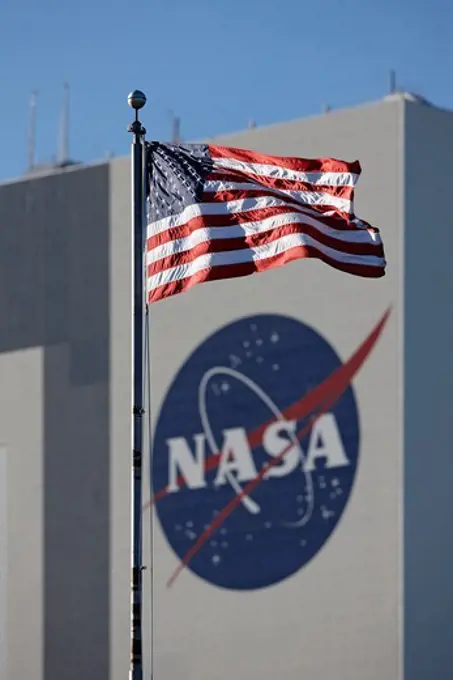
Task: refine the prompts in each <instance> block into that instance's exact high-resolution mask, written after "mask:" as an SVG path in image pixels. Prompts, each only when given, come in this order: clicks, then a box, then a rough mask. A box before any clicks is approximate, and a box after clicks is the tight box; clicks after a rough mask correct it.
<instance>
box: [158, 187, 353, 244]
mask: <svg viewBox="0 0 453 680" xmlns="http://www.w3.org/2000/svg"><path fill="white" fill-rule="evenodd" d="M279 206H286V207H288V208H301V209H302V210H303V212H304V215H312V216H314V217H319V216H320V215H319V212H317V211H316V210H312V209H310V208H309V207H308V206H301V205H300V204H298V203H297V202H296V201H291V200H289V199H287V198H285V199H282V198H277V197H276V196H259V197H257V198H240V199H237V200H235V201H225V202H224V203H193V204H192V205H188V206H187V208H184V210H183V211H182V212H180V213H178V214H177V215H170V216H169V217H163V218H162V219H160V220H155V221H154V222H151V223H150V224H149V225H148V228H149V231H150V232H152V234H153V235H156V234H162V233H163V232H164V231H167V230H168V229H174V228H175V227H180V226H182V225H183V224H187V222H189V221H190V220H193V219H194V218H195V217H201V216H202V215H227V214H229V213H232V214H236V213H241V212H249V211H251V210H261V209H262V208H275V207H279ZM335 214H336V211H335V210H332V211H326V212H323V213H322V216H323V217H330V216H332V215H335ZM352 221H353V222H354V223H355V224H356V225H357V226H358V227H360V226H361V225H362V221H361V220H359V219H358V218H353V219H352ZM363 228H364V227H363Z"/></svg>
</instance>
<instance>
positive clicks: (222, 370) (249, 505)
mask: <svg viewBox="0 0 453 680" xmlns="http://www.w3.org/2000/svg"><path fill="white" fill-rule="evenodd" d="M215 375H228V376H230V377H231V378H235V379H236V380H239V382H242V383H243V384H244V385H246V386H247V387H248V388H249V389H250V390H252V392H254V393H255V394H256V395H257V397H259V398H260V399H261V400H262V401H263V402H264V403H265V404H266V406H267V407H268V409H269V410H270V411H271V412H272V413H273V414H274V416H275V417H276V418H277V419H278V420H281V421H285V420H286V418H285V417H284V415H283V413H282V412H281V411H280V409H278V408H277V406H276V405H275V404H274V402H273V401H272V400H271V399H270V397H269V396H268V395H267V394H266V393H265V392H264V391H263V390H262V389H261V387H259V386H258V385H257V384H256V383H255V382H253V380H250V378H247V376H245V375H243V374H242V373H239V371H235V370H234V369H232V368H229V367H228V366H213V368H210V369H209V370H208V371H206V373H205V374H204V375H203V377H202V379H201V381H200V385H199V387H198V408H199V413H200V418H201V424H202V427H203V431H204V434H205V436H206V440H207V442H208V445H209V448H210V449H211V453H212V454H215V453H217V452H219V451H220V449H219V447H218V446H217V443H216V441H215V438H214V434H213V432H212V429H211V425H210V422H209V418H208V414H207V408H206V389H207V385H208V382H209V381H210V379H211V378H212V377H214V376H215ZM288 434H289V437H290V439H291V441H292V442H293V444H294V446H297V448H298V450H299V454H300V459H301V468H302V474H303V475H304V477H305V483H306V490H307V501H308V505H307V510H306V512H305V513H304V515H303V516H302V517H301V518H300V519H298V520H297V522H282V525H283V526H288V527H302V526H304V525H305V524H307V522H308V521H309V520H310V518H311V516H312V514H313V508H314V489H313V480H312V477H311V473H310V472H307V471H306V470H305V469H304V466H305V456H304V453H303V451H302V449H301V447H300V445H299V441H298V439H297V437H296V435H295V434H294V433H288ZM225 476H226V478H227V479H228V481H229V483H230V484H231V486H232V488H233V489H234V491H235V492H236V494H237V495H238V496H239V495H241V494H242V489H241V486H240V484H239V483H238V481H237V479H235V478H234V477H233V475H232V474H231V473H230V472H226V473H225ZM241 503H242V504H243V505H244V507H245V508H246V509H247V510H248V511H249V512H250V513H251V514H252V515H256V514H258V513H259V512H261V508H260V506H259V505H258V503H256V502H255V501H254V500H252V499H251V498H250V497H249V496H246V495H244V496H241Z"/></svg>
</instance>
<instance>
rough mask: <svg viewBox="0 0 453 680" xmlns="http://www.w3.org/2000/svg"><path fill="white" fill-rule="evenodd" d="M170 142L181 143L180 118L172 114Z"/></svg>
mask: <svg viewBox="0 0 453 680" xmlns="http://www.w3.org/2000/svg"><path fill="white" fill-rule="evenodd" d="M171 142H172V144H180V143H181V119H180V118H179V116H173V119H172V132H171Z"/></svg>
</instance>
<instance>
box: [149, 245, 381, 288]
mask: <svg viewBox="0 0 453 680" xmlns="http://www.w3.org/2000/svg"><path fill="white" fill-rule="evenodd" d="M294 248H298V249H300V248H302V251H301V252H305V251H306V249H307V248H311V249H314V250H315V251H316V252H317V253H322V254H323V255H325V256H326V257H328V258H330V259H331V260H334V261H336V262H337V263H338V264H351V265H352V264H353V265H360V264H364V265H367V266H369V267H375V268H379V267H381V265H382V262H381V258H380V257H376V256H373V255H354V254H352V253H342V252H339V251H338V250H334V249H332V248H329V247H328V246H324V245H321V244H320V243H318V242H317V241H316V240H315V239H313V238H311V237H310V236H307V235H306V234H300V233H298V234H291V235H288V236H282V237H281V238H277V239H275V240H273V241H271V242H270V243H264V244H263V245H259V246H254V247H251V246H250V247H246V248H243V249H235V250H232V251H222V252H214V253H207V254H204V255H201V256H199V257H195V259H194V260H193V261H190V262H187V263H184V264H181V265H176V266H172V267H169V266H168V265H167V266H166V267H162V265H161V264H156V265H151V266H150V268H148V287H149V289H150V290H153V289H154V288H158V287H159V286H162V285H164V284H166V283H171V282H173V281H179V280H181V279H186V278H190V277H191V276H193V275H195V274H198V273H199V272H200V271H202V270H204V269H210V268H212V267H218V266H224V265H225V266H228V265H235V264H241V263H247V262H252V263H253V262H254V263H256V262H259V261H261V262H262V261H265V260H269V259H272V258H274V257H277V256H282V257H283V256H284V255H285V253H286V252H287V251H289V250H292V249H294ZM300 257H307V255H300ZM283 259H284V258H283ZM261 266H262V265H261ZM152 272H154V273H152Z"/></svg>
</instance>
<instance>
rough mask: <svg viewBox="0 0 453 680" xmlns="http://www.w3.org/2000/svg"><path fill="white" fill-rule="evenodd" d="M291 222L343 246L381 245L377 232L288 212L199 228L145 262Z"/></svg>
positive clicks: (151, 252)
mask: <svg viewBox="0 0 453 680" xmlns="http://www.w3.org/2000/svg"><path fill="white" fill-rule="evenodd" d="M294 223H296V224H309V225H311V226H313V227H316V229H317V230H318V231H319V232H321V233H322V234H325V235H326V236H330V237H332V238H336V239H337V240H338V241H342V242H343V243H374V244H375V245H379V244H381V237H380V234H378V233H375V232H369V231H366V230H363V231H348V230H339V229H332V227H329V226H327V225H325V224H323V223H322V222H321V221H319V220H315V219H313V218H311V217H309V216H308V215H301V214H300V213H294V212H290V211H288V212H287V213H282V214H280V215H272V216H270V217H266V218H265V219H262V220H256V221H253V222H244V223H243V224H235V225H228V226H219V227H202V228H200V229H195V230H194V231H192V232H191V233H190V234H189V235H188V236H185V237H183V238H178V239H173V240H172V241H169V242H168V243H163V244H162V245H160V246H156V247H155V248H152V249H151V250H149V251H148V252H147V255H146V261H147V264H152V263H153V262H157V261H158V260H161V259H162V258H164V257H169V256H170V255H174V254H175V253H184V252H187V251H188V250H191V249H192V248H194V247H195V246H197V245H199V244H200V243H206V242H207V241H215V240H218V239H231V238H232V239H234V238H244V237H246V236H251V235H253V234H259V233H265V232H269V231H272V230H273V229H278V228H279V227H283V226H285V225H287V224H294ZM151 228H152V225H151Z"/></svg>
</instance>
